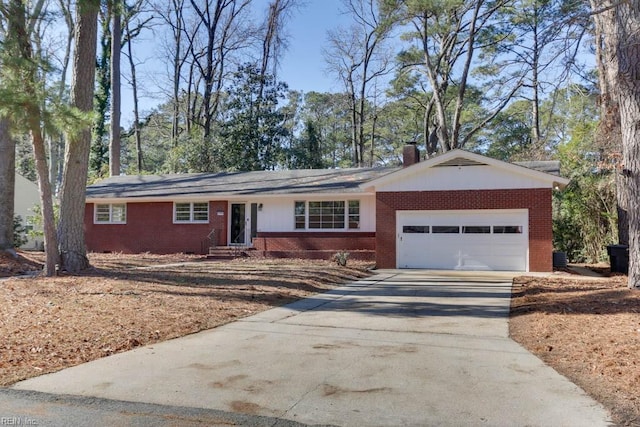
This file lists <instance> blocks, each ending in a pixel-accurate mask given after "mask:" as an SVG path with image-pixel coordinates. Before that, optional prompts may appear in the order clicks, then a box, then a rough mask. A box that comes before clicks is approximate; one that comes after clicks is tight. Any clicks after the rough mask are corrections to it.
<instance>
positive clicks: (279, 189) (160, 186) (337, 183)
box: [86, 168, 398, 199]
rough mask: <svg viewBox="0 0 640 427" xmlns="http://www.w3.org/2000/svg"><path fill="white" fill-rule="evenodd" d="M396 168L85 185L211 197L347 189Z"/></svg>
mask: <svg viewBox="0 0 640 427" xmlns="http://www.w3.org/2000/svg"><path fill="white" fill-rule="evenodd" d="M396 170H398V168H371V169H305V170H283V171H257V172H228V173H198V174H174V175H132V176H115V177H111V178H107V179H105V180H103V181H100V182H98V183H96V184H93V185H90V186H89V187H87V193H86V194H87V198H89V199H98V198H105V199H107V198H109V199H116V198H136V197H137V198H141V197H175V196H191V197H198V196H203V197H211V196H221V197H224V196H239V195H257V194H260V195H269V194H301V193H351V192H360V191H362V190H361V189H360V188H359V187H358V186H359V185H360V184H362V183H365V182H367V181H370V180H372V179H375V178H378V177H381V176H383V175H386V174H388V173H392V172H394V171H396Z"/></svg>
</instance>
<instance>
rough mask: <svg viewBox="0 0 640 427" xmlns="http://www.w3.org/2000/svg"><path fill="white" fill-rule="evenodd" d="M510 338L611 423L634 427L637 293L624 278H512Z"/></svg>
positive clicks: (638, 407)
mask: <svg viewBox="0 0 640 427" xmlns="http://www.w3.org/2000/svg"><path fill="white" fill-rule="evenodd" d="M510 334H511V337H512V338H513V339H515V340H516V341H517V342H519V343H520V344H522V345H523V346H524V347H526V348H527V349H528V350H529V351H531V352H533V353H534V354H536V355H537V356H538V357H540V358H541V359H542V360H543V361H544V362H545V363H547V364H548V365H550V366H551V367H553V368H554V369H556V370H557V371H558V372H560V373H561V374H563V375H564V376H566V377H567V378H569V379H570V380H571V381H573V382H575V383H576V384H578V385H579V386H580V387H582V388H583V389H584V390H585V391H586V392H587V393H589V394H590V395H591V396H593V397H594V398H595V399H596V400H598V401H600V402H601V403H602V404H604V405H605V406H606V407H607V408H608V409H609V410H610V411H611V413H612V416H613V419H614V421H615V422H616V423H619V424H621V425H629V426H631V425H633V426H636V425H638V426H640V395H638V391H640V290H630V289H629V288H628V287H627V278H626V276H614V277H606V278H602V279H595V280H588V279H585V278H574V277H549V278H534V277H521V278H516V280H515V281H514V285H513V295H512V302H511V321H510Z"/></svg>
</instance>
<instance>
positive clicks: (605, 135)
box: [591, 0, 629, 245]
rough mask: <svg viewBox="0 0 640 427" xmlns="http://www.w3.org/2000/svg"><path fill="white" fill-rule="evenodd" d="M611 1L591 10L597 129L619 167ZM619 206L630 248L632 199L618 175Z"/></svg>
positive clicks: (623, 239)
mask: <svg viewBox="0 0 640 427" xmlns="http://www.w3.org/2000/svg"><path fill="white" fill-rule="evenodd" d="M612 6H613V3H612V0H607V1H605V2H601V1H597V0H592V1H591V8H592V9H593V10H594V11H598V10H600V9H601V8H604V9H606V10H603V11H600V12H599V13H595V14H594V15H593V19H594V23H595V47H596V65H597V67H598V80H599V86H600V124H599V125H598V134H597V139H598V141H597V142H598V147H599V148H600V150H601V152H602V153H603V154H604V156H605V161H606V162H607V163H614V164H616V163H617V164H619V163H620V162H621V161H620V157H621V156H622V131H621V129H620V109H619V106H618V81H617V79H618V77H617V72H618V56H617V53H616V52H617V49H618V46H617V45H618V34H617V33H616V31H615V27H616V22H615V19H616V17H615V16H616V15H615V14H616V10H615V9H614V8H613V7H612ZM615 181H616V202H617V213H618V242H619V243H620V244H623V245H628V244H629V217H628V211H629V196H628V194H627V191H626V190H627V187H626V184H625V181H626V179H625V178H624V176H623V175H622V174H619V173H616V179H615Z"/></svg>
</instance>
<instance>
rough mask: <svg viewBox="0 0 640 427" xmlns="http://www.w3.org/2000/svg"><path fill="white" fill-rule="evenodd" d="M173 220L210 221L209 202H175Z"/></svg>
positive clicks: (189, 221)
mask: <svg viewBox="0 0 640 427" xmlns="http://www.w3.org/2000/svg"><path fill="white" fill-rule="evenodd" d="M173 222H179V223H207V222H209V203H208V202H188V203H174V204H173Z"/></svg>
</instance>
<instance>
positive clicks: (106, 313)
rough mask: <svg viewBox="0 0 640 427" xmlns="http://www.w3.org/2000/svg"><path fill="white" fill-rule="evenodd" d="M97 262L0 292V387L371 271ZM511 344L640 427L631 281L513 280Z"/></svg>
mask: <svg viewBox="0 0 640 427" xmlns="http://www.w3.org/2000/svg"><path fill="white" fill-rule="evenodd" d="M24 255H26V256H27V257H26V258H25V257H23V258H20V259H19V260H17V261H16V260H13V259H10V258H7V257H0V277H2V276H5V277H6V276H15V275H18V274H25V273H29V272H33V271H34V270H35V271H38V270H41V269H42V265H41V264H40V262H41V261H42V255H39V256H36V257H34V256H33V255H31V256H29V255H28V254H24ZM90 259H91V262H92V264H93V266H95V269H94V270H93V271H91V272H89V273H87V274H85V275H82V276H75V277H70V276H63V277H56V278H42V277H38V278H21V279H18V278H9V279H4V280H1V281H0V301H2V302H3V308H2V311H1V312H0V336H1V337H2V338H3V339H2V341H1V342H0V386H3V385H9V384H12V383H14V382H16V381H19V380H21V379H25V378H29V377H33V376H37V375H41V374H43V373H47V372H53V371H57V370H59V369H62V368H65V367H68V366H72V365H76V364H79V363H83V362H86V361H89V360H93V359H97V358H100V357H103V356H106V355H109V354H113V353H116V352H121V351H125V350H129V349H132V348H134V347H138V346H141V345H146V344H151V343H155V342H158V341H163V340H167V339H170V338H174V337H179V336H182V335H186V334H190V333H194V332H197V331H200V330H203V329H208V328H212V327H215V326H218V325H221V324H224V323H227V322H230V321H233V320H235V319H238V318H240V317H244V316H248V315H250V314H253V313H256V312H259V311H262V310H266V309H268V308H271V307H274V306H279V305H282V304H285V303H288V302H291V301H293V300H296V299H299V298H303V297H305V296H308V295H310V294H313V293H317V292H323V291H326V290H328V289H330V288H332V287H334V286H338V285H341V284H343V283H345V282H348V281H350V280H353V279H357V278H361V277H365V276H367V275H368V274H369V273H368V271H367V269H366V267H368V265H366V264H362V263H351V262H350V263H349V266H348V267H346V268H344V267H338V266H337V265H336V264H334V263H329V262H311V261H284V260H255V259H244V260H236V261H233V262H224V263H220V262H197V261H199V260H200V259H201V258H200V257H197V256H189V255H168V256H158V255H150V254H141V255H135V256H132V255H119V254H108V255H106V254H95V255H91V257H90ZM185 262H186V264H180V263H185ZM176 263H178V264H176ZM167 264H169V265H168V266H166V265H167ZM601 270H602V271H604V270H603V269H601ZM510 332H511V336H512V337H513V338H514V339H515V340H516V341H518V342H519V343H521V344H522V345H523V346H524V347H526V348H527V349H529V350H530V351H532V352H533V353H535V354H536V355H538V356H539V357H540V358H541V359H542V360H544V361H545V362H546V363H547V364H548V365H550V366H552V367H553V368H555V369H556V370H557V371H558V372H560V373H561V374H563V375H565V376H566V377H568V378H569V379H571V380H572V381H573V382H575V383H576V384H578V385H579V386H581V387H582V388H583V389H584V390H585V391H586V392H587V393H589V394H590V395H591V396H593V397H594V398H596V399H597V400H599V401H600V402H602V403H603V404H604V405H605V406H606V407H607V408H608V409H609V410H610V411H611V412H612V414H613V416H614V420H615V421H616V422H617V423H619V424H621V425H628V426H640V396H639V395H638V390H640V291H630V290H629V289H627V287H626V277H611V278H602V279H596V280H593V279H584V278H582V279H581V278H575V276H568V275H554V276H552V277H549V278H532V277H522V278H517V279H516V280H515V281H514V286H513V299H512V318H511V321H510Z"/></svg>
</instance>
